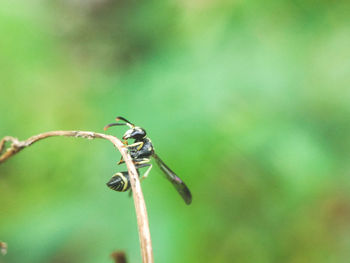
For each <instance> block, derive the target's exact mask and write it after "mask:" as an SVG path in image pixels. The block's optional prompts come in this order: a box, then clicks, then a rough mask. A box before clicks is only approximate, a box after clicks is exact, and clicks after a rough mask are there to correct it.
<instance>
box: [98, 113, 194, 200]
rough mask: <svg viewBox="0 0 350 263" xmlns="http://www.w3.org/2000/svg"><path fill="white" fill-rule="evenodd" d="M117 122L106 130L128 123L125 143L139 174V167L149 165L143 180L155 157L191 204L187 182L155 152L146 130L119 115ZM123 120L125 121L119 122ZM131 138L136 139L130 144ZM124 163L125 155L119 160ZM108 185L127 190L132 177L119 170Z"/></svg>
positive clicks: (169, 178) (168, 177) (119, 189)
mask: <svg viewBox="0 0 350 263" xmlns="http://www.w3.org/2000/svg"><path fill="white" fill-rule="evenodd" d="M116 121H117V122H116V123H111V124H108V125H107V126H105V127H104V129H105V130H107V129H108V128H110V127H112V126H121V125H127V126H128V127H129V129H128V130H127V131H126V132H125V134H124V136H123V140H124V142H123V143H124V145H125V147H127V148H128V150H129V153H130V156H131V158H132V161H133V163H134V164H135V167H136V169H137V172H138V174H140V173H139V169H140V168H143V167H148V169H147V170H146V172H145V173H144V174H143V176H142V177H141V180H143V179H145V178H146V177H147V176H148V174H149V172H150V171H151V169H152V164H150V161H151V157H153V158H154V159H155V161H156V163H157V164H158V166H159V167H160V169H161V170H162V172H163V173H164V175H165V177H166V178H167V179H168V180H169V181H170V182H171V183H172V184H173V186H174V187H175V189H176V190H177V191H178V192H179V194H180V195H181V197H182V198H183V199H184V201H185V203H186V204H188V205H189V204H191V202H192V195H191V192H190V190H189V189H188V188H187V186H186V184H185V183H184V182H183V181H182V180H181V179H180V178H179V177H178V176H177V175H176V174H175V173H174V172H173V171H172V170H171V169H170V168H169V167H168V166H167V165H166V164H165V163H164V162H163V161H162V160H161V159H160V158H159V156H158V155H157V154H156V153H155V151H154V147H153V144H152V141H151V139H149V138H148V137H147V136H146V135H147V134H146V131H145V130H144V129H143V128H141V127H138V126H135V125H134V124H133V123H131V122H130V121H128V120H127V119H125V118H123V117H117V118H116ZM118 121H123V122H118ZM129 139H134V142H133V143H132V144H130V145H129V144H128V140H129ZM122 163H124V160H123V157H122V158H121V159H120V161H119V162H118V165H119V164H122ZM107 186H108V187H109V188H111V189H113V190H115V191H119V192H125V191H127V190H129V189H130V177H129V173H128V172H118V173H116V174H114V175H113V176H112V178H111V179H110V181H109V182H108V183H107Z"/></svg>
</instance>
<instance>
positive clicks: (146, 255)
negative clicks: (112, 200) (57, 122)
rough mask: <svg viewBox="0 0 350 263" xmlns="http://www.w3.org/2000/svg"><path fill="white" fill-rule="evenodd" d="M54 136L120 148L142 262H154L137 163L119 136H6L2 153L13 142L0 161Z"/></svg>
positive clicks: (0, 143)
mask: <svg viewBox="0 0 350 263" xmlns="http://www.w3.org/2000/svg"><path fill="white" fill-rule="evenodd" d="M53 136H67V137H82V138H87V139H95V138H100V139H105V140H108V141H110V142H111V143H113V145H114V146H115V147H116V148H117V149H118V151H119V152H120V153H121V155H122V157H123V159H124V160H125V163H126V166H127V168H128V172H129V176H130V183H131V189H132V193H133V198H134V204H135V210H136V217H137V224H138V230H139V238H140V244H141V255H142V262H143V263H153V251H152V242H151V234H150V231H149V223H148V216H147V210H146V204H145V200H144V197H143V193H142V189H141V185H140V180H139V177H138V174H137V171H136V168H135V165H134V164H133V162H132V159H131V157H130V155H129V153H128V150H127V149H126V148H125V147H124V144H123V143H122V142H121V141H120V140H119V139H118V138H117V137H115V136H112V135H107V134H103V133H96V132H88V131H51V132H45V133H40V134H38V135H35V136H32V137H30V138H28V139H27V140H25V141H19V140H18V139H17V138H14V137H11V136H6V137H4V138H3V139H2V140H1V141H0V154H1V153H2V152H3V150H4V149H5V143H6V142H11V145H10V147H8V148H7V150H6V151H5V152H4V153H3V154H2V155H0V163H2V162H4V161H6V160H7V159H9V158H10V157H12V156H14V155H15V154H16V153H18V152H20V151H21V150H23V149H24V148H26V147H28V146H30V145H32V144H33V143H35V142H37V141H40V140H42V139H45V138H48V137H53Z"/></svg>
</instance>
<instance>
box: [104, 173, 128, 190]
mask: <svg viewBox="0 0 350 263" xmlns="http://www.w3.org/2000/svg"><path fill="white" fill-rule="evenodd" d="M107 186H108V187H109V188H111V189H112V190H114V191H118V192H125V191H127V190H129V188H130V177H129V174H128V172H118V173H116V174H114V175H113V176H112V178H111V180H109V181H108V183H107Z"/></svg>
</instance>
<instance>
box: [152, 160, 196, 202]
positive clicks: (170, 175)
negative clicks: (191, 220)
mask: <svg viewBox="0 0 350 263" xmlns="http://www.w3.org/2000/svg"><path fill="white" fill-rule="evenodd" d="M153 157H154V159H155V160H156V162H157V164H158V165H159V168H160V169H161V170H162V171H163V172H164V175H165V177H166V178H167V179H168V180H169V181H170V182H171V183H172V184H173V186H174V187H175V189H176V190H177V191H178V192H179V194H180V195H181V197H182V198H183V199H184V201H185V203H186V204H187V205H189V204H191V202H192V195H191V192H190V190H189V189H188V188H187V186H186V185H185V183H184V182H183V181H182V180H181V179H180V178H179V177H178V176H177V175H176V174H175V173H174V172H173V171H172V170H171V169H170V168H169V167H168V166H167V165H166V164H165V163H164V162H163V161H162V160H161V159H160V158H159V157H158V155H156V154H153Z"/></svg>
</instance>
